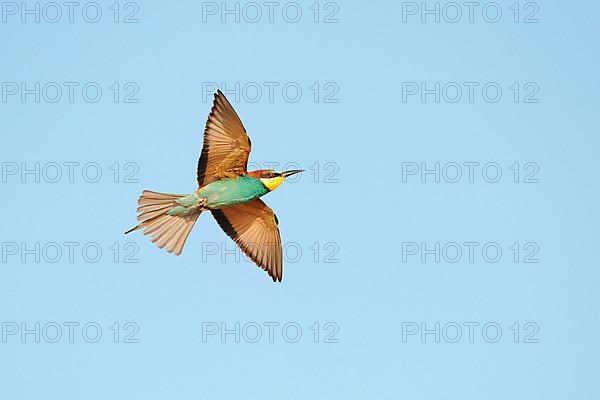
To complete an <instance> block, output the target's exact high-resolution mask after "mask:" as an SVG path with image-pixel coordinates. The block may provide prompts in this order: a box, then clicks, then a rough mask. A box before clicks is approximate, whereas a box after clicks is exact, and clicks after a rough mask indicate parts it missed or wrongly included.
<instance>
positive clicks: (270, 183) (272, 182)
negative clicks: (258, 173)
mask: <svg viewBox="0 0 600 400" xmlns="http://www.w3.org/2000/svg"><path fill="white" fill-rule="evenodd" d="M259 179H260V181H261V182H262V183H263V185H265V186H266V187H267V189H269V191H273V190H275V189H277V186H279V185H281V184H282V183H283V181H284V180H285V178H284V177H283V176H276V177H274V178H259Z"/></svg>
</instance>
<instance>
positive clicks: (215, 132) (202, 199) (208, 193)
mask: <svg viewBox="0 0 600 400" xmlns="http://www.w3.org/2000/svg"><path fill="white" fill-rule="evenodd" d="M249 155H250V138H248V135H247V134H246V129H244V126H243V125H242V121H240V118H239V117H238V115H237V114H236V112H235V111H234V109H233V107H232V106H231V104H230V103H229V101H227V98H226V97H225V95H224V94H223V93H222V92H221V91H220V90H219V91H217V93H215V99H214V102H213V106H212V109H211V111H210V114H209V116H208V121H206V127H205V128H204V144H203V147H202V153H201V155H200V160H199V161H198V189H197V190H196V191H195V192H194V193H192V194H188V195H181V194H165V193H157V192H151V191H149V190H144V191H143V192H142V195H141V196H140V198H139V200H138V208H137V211H138V213H139V215H138V217H137V219H138V221H139V222H140V223H139V224H138V225H137V226H135V227H133V228H131V229H130V230H128V231H127V232H125V233H126V234H127V233H129V232H133V231H135V230H138V229H141V230H142V231H143V233H144V235H148V236H150V237H151V238H152V242H153V243H155V244H156V245H157V246H158V247H160V248H161V249H165V250H167V251H168V252H169V253H174V254H176V255H180V254H181V252H182V250H183V246H184V245H185V241H186V239H187V238H188V235H189V234H190V231H191V230H192V227H193V226H194V224H195V223H196V220H197V219H198V217H199V216H200V214H201V213H202V212H203V211H210V212H211V213H212V215H213V217H215V219H216V220H217V223H218V224H219V226H221V228H222V229H223V230H224V231H225V233H226V234H227V235H228V236H229V237H230V238H231V239H233V240H234V242H235V243H236V244H237V245H238V246H239V247H240V248H241V249H242V251H243V252H244V253H245V254H246V255H247V256H248V257H250V258H251V259H252V261H254V262H255V263H256V265H258V266H259V267H261V268H262V269H264V270H265V271H267V273H268V274H269V276H270V277H271V278H272V279H273V281H274V282H275V281H280V282H281V278H282V275H283V270H282V268H283V266H282V252H281V237H280V236H279V228H278V227H277V225H278V220H277V217H276V216H275V213H274V212H273V210H271V209H270V208H269V207H268V206H267V205H266V204H265V203H264V202H263V201H262V200H261V199H260V197H262V196H264V195H265V194H267V193H269V192H271V191H273V190H275V189H276V188H277V187H278V186H279V185H281V183H282V182H283V181H284V180H285V178H287V177H288V176H291V175H294V174H297V173H299V172H303V171H302V170H291V171H285V172H275V171H271V170H257V171H247V169H246V167H247V164H248V156H249Z"/></svg>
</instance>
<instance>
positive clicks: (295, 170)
mask: <svg viewBox="0 0 600 400" xmlns="http://www.w3.org/2000/svg"><path fill="white" fill-rule="evenodd" d="M300 172H304V170H303V169H291V170H289V171H285V172H282V173H281V176H283V177H284V178H287V177H288V176H292V175H296V174H298V173H300Z"/></svg>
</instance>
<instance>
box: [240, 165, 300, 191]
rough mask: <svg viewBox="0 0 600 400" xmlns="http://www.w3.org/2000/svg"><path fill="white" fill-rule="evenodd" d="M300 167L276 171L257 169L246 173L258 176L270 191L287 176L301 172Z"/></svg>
mask: <svg viewBox="0 0 600 400" xmlns="http://www.w3.org/2000/svg"><path fill="white" fill-rule="evenodd" d="M303 171H304V170H302V169H292V170H290V171H284V172H276V171H272V170H270V169H259V170H258V171H251V172H248V175H250V176H252V177H254V178H258V179H259V180H260V181H261V182H262V184H263V185H265V187H266V188H267V189H269V192H270V191H273V190H275V189H277V187H278V186H279V185H281V184H282V183H283V181H284V180H285V178H287V177H288V176H292V175H295V174H297V173H299V172H303Z"/></svg>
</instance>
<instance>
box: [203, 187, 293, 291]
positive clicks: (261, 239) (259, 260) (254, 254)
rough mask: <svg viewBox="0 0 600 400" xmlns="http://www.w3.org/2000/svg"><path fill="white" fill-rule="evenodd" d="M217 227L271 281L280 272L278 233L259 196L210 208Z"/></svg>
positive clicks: (277, 276)
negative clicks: (218, 226)
mask: <svg viewBox="0 0 600 400" xmlns="http://www.w3.org/2000/svg"><path fill="white" fill-rule="evenodd" d="M211 212H212V214H213V216H214V217H215V219H216V220H217V222H218V223H219V225H220V226H221V228H222V229H223V230H224V231H225V233H227V235H229V237H230V238H232V239H233V240H234V241H235V242H236V243H237V245H238V246H240V248H241V249H242V251H243V252H244V253H245V254H246V255H247V256H248V257H250V258H251V259H252V261H254V262H255V263H256V265H258V266H259V267H261V268H262V269H264V270H265V271H267V273H268V274H269V276H270V277H271V278H272V279H273V282H275V281H280V282H281V278H282V275H283V271H282V255H281V237H280V236H279V228H278V227H277V225H278V221H277V217H276V216H275V213H274V212H273V210H271V209H270V208H269V207H268V206H267V205H266V204H265V203H263V201H262V200H260V199H256V200H252V201H249V202H248V203H242V204H237V205H235V206H230V207H225V208H221V209H218V210H211Z"/></svg>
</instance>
